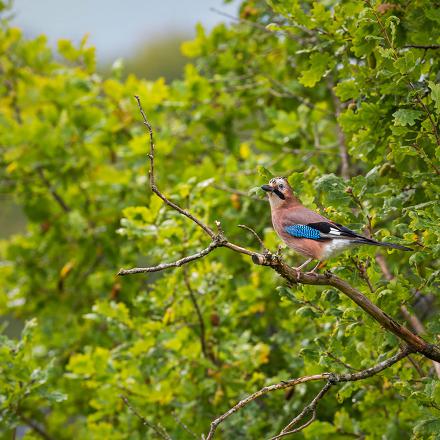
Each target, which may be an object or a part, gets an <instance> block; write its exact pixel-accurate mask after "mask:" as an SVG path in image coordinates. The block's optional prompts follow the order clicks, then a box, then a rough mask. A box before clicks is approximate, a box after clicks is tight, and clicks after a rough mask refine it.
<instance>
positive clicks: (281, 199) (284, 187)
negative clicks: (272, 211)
mask: <svg viewBox="0 0 440 440" xmlns="http://www.w3.org/2000/svg"><path fill="white" fill-rule="evenodd" d="M261 189H262V190H264V191H266V192H267V194H268V196H269V202H270V205H271V206H272V207H276V206H279V205H282V204H284V203H285V202H288V201H289V200H291V199H292V198H293V191H292V188H291V187H290V185H289V182H288V181H287V179H286V178H285V177H274V178H273V179H270V181H269V184H268V185H263V186H262V187H261Z"/></svg>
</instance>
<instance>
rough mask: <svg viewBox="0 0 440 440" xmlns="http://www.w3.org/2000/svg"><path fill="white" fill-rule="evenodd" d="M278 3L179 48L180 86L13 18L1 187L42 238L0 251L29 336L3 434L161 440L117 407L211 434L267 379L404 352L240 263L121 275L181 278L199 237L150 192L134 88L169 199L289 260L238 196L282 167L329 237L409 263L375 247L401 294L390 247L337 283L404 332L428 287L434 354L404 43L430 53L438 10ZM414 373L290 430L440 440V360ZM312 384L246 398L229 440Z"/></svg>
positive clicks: (293, 403)
mask: <svg viewBox="0 0 440 440" xmlns="http://www.w3.org/2000/svg"><path fill="white" fill-rule="evenodd" d="M3 3H4V2H0V5H2V4H3ZM269 3H270V5H269V6H268V5H267V4H266V3H265V2H263V1H259V0H247V1H244V2H243V3H242V5H241V8H240V17H241V18H242V20H243V21H242V22H240V23H237V24H235V25H231V26H225V25H219V26H217V27H216V28H215V29H214V30H213V31H212V32H211V33H210V34H209V35H208V34H206V33H205V31H204V30H203V28H202V27H201V26H199V27H198V29H197V37H196V38H195V39H194V40H193V41H191V42H187V43H185V44H184V45H183V52H184V54H185V55H186V56H188V57H191V58H192V59H193V60H192V63H191V64H188V65H187V66H186V68H185V74H184V77H183V79H181V80H178V81H175V82H173V83H171V84H169V85H167V84H166V83H165V82H164V81H163V80H162V79H160V80H157V81H154V82H150V81H146V80H140V79H137V78H136V77H135V76H133V75H129V76H128V78H126V79H124V80H122V79H121V75H122V72H121V69H120V68H119V66H118V65H115V66H114V69H113V71H112V76H111V77H110V78H108V79H102V78H101V77H100V76H99V75H97V74H96V71H95V54H94V49H93V48H92V47H89V46H88V45H87V42H86V40H84V41H83V42H82V43H81V44H80V45H79V46H78V47H75V46H73V45H72V44H71V43H70V42H69V41H60V42H59V46H58V54H57V55H56V56H55V54H53V53H52V51H51V50H50V49H49V48H48V46H47V42H46V39H45V37H44V36H40V37H38V38H36V39H33V40H27V39H26V38H24V37H23V35H22V33H21V32H20V30H19V29H15V28H11V27H10V26H9V25H8V23H7V21H6V20H3V22H2V27H1V31H0V69H1V74H2V79H3V81H2V82H1V83H0V139H1V143H0V161H1V167H0V179H1V182H2V186H4V189H5V190H6V191H7V192H9V193H10V194H11V195H12V196H13V197H14V199H15V201H16V202H17V203H18V204H19V205H20V206H21V207H22V208H23V210H24V212H25V214H26V216H27V221H28V224H27V231H26V233H25V234H22V235H16V236H14V237H12V238H11V239H10V240H8V241H3V242H2V243H1V245H0V252H1V258H2V260H1V264H0V277H1V283H0V310H1V313H2V314H3V315H10V316H13V317H15V318H18V319H22V320H26V321H27V325H26V327H25V329H24V331H23V335H22V337H21V339H20V340H19V341H15V340H10V339H8V338H6V337H2V343H1V347H0V420H1V423H0V432H1V433H2V434H3V435H4V436H7V435H10V432H11V430H13V429H14V428H15V427H17V426H23V425H26V426H32V425H33V426H34V428H33V429H29V430H28V431H26V434H25V438H26V439H35V438H38V436H41V435H42V434H41V432H43V433H44V434H45V435H47V436H48V437H47V438H54V439H55V438H56V439H71V438H75V437H76V438H82V439H103V438H105V439H125V438H127V439H128V438H129V439H140V438H151V437H152V436H154V435H155V434H154V432H153V431H152V430H151V429H150V428H149V427H148V426H143V425H142V422H141V421H140V420H139V418H137V417H136V416H135V415H134V414H133V413H132V412H130V411H129V410H128V409H127V408H126V407H125V406H124V405H123V402H122V400H121V399H120V395H121V394H123V395H126V396H127V397H128V398H129V399H130V401H131V402H132V404H133V405H134V406H135V407H136V408H137V409H138V411H139V412H140V413H141V414H143V415H145V416H146V417H147V418H148V420H149V421H150V422H151V423H154V424H160V425H161V426H163V427H164V428H165V429H166V430H167V431H168V432H169V434H170V435H171V437H173V438H179V439H185V438H191V436H190V434H188V433H187V432H186V431H185V429H184V428H183V427H182V426H181V424H180V423H179V422H177V421H176V419H175V417H176V418H178V420H181V421H182V422H183V423H185V425H187V426H188V427H190V429H191V430H192V431H194V432H195V433H197V435H200V434H201V433H202V432H205V433H206V432H207V430H208V427H209V423H210V421H211V420H212V419H214V418H215V417H216V416H217V415H219V414H221V413H222V412H224V411H226V410H227V409H228V408H229V407H230V406H231V405H233V404H234V403H235V402H236V401H238V400H239V399H240V398H242V397H243V396H245V395H246V394H247V393H251V392H253V391H255V390H256V389H258V388H260V387H262V386H264V385H267V384H271V383H274V382H277V381H280V380H284V379H288V378H292V377H297V376H302V375H306V374H311V373H317V372H321V371H329V370H330V371H334V372H341V371H346V368H347V367H345V366H344V365H343V363H345V364H349V365H350V366H351V367H352V368H356V369H362V368H366V367H369V366H371V365H373V364H374V363H376V362H377V361H378V360H382V359H384V358H386V357H388V356H390V355H391V354H392V353H394V352H395V350H396V347H397V345H398V341H396V339H395V338H394V337H393V336H391V335H390V334H388V333H387V332H385V331H384V330H383V329H381V328H380V327H379V326H378V325H377V324H376V323H375V322H373V321H372V320H371V319H369V318H368V317H367V316H366V315H365V314H364V313H363V312H362V311H361V310H360V309H358V308H357V307H355V306H354V304H353V303H351V302H350V301H349V300H348V299H347V298H345V297H343V296H341V295H340V294H339V293H338V292H336V291H335V290H333V289H329V288H318V287H315V286H298V287H297V288H294V289H291V288H288V287H287V286H285V285H284V283H283V281H282V280H280V279H279V278H278V277H277V276H276V274H275V273H274V272H273V271H271V270H270V269H268V268H262V267H258V266H254V265H253V264H252V262H251V261H250V259H249V258H246V257H244V256H241V255H237V254H233V253H231V252H228V250H226V249H219V250H217V251H215V252H214V253H212V254H210V255H209V256H208V257H207V258H204V259H203V260H199V261H197V262H194V263H192V264H191V265H189V266H187V267H186V268H185V270H184V269H183V268H180V269H177V270H171V271H168V272H166V273H159V274H151V275H149V276H132V277H125V278H122V279H118V278H117V277H116V276H115V274H116V272H117V270H118V269H119V268H120V267H130V266H134V265H138V264H151V265H152V264H155V263H158V262H162V261H172V260H173V259H176V258H180V257H181V256H182V255H186V254H189V253H192V252H194V251H196V250H199V249H201V248H203V247H205V246H206V242H207V241H206V237H205V236H204V235H203V234H202V232H201V231H200V230H199V229H197V228H195V227H194V225H193V224H191V223H189V222H188V221H187V220H186V219H185V218H182V216H180V215H179V214H177V213H176V212H174V211H172V210H169V209H167V208H166V207H164V206H163V204H162V203H161V202H160V201H159V200H158V198H157V197H155V196H152V195H151V192H150V191H148V185H147V178H146V171H147V163H146V151H147V148H148V140H147V136H146V133H145V130H144V127H143V125H142V123H141V120H140V116H139V113H138V109H137V107H136V103H135V100H134V99H133V95H134V94H137V95H139V96H140V98H141V100H142V103H143V105H144V107H145V110H146V113H147V115H148V117H149V119H150V121H151V123H152V125H153V127H154V128H155V130H156V141H157V178H158V184H159V185H160V187H161V189H162V190H163V191H164V192H165V193H166V194H168V195H169V196H170V197H171V198H172V199H173V200H176V201H177V202H179V203H180V204H182V205H183V206H188V207H190V208H191V210H192V211H193V212H194V213H196V214H197V215H198V216H200V217H201V218H203V219H204V220H205V221H206V222H209V223H210V224H213V222H214V220H215V219H221V221H222V225H223V228H224V230H225V232H226V234H227V236H228V238H230V239H231V240H233V241H235V242H237V243H240V244H242V245H244V246H248V247H250V248H252V247H255V248H256V247H257V245H258V244H257V243H256V242H255V240H254V239H253V237H252V236H251V235H250V234H247V233H246V232H245V231H243V230H241V229H239V228H237V227H236V226H237V225H238V224H241V223H244V224H247V225H249V226H251V227H253V228H255V229H256V230H257V231H258V232H259V233H260V234H261V235H262V236H264V239H265V242H266V244H267V245H268V246H270V247H271V248H272V249H274V248H275V247H276V246H277V244H278V243H279V241H278V239H277V238H276V237H275V234H274V232H273V231H272V228H271V227H270V215H269V209H268V206H267V203H266V202H265V201H264V199H263V195H262V194H260V193H259V192H258V191H256V192H255V191H254V192H253V194H256V195H257V196H258V197H261V201H260V200H258V199H257V200H255V199H254V198H249V197H246V196H243V195H242V193H243V192H245V193H246V192H247V191H250V190H251V189H252V188H255V187H257V186H259V185H261V184H262V183H265V182H266V177H265V176H266V175H267V174H268V173H272V174H281V175H288V176H289V180H290V182H291V183H292V185H293V187H294V188H295V190H296V191H297V193H298V194H299V196H300V198H301V199H302V201H303V202H304V203H305V204H306V205H307V206H309V207H311V208H314V209H318V210H321V211H322V212H323V213H325V214H326V215H328V216H330V217H332V218H333V219H334V220H335V221H338V222H341V223H344V224H347V226H351V227H354V228H358V229H360V230H361V229H363V228H367V227H370V228H371V231H372V232H373V234H374V237H375V238H377V239H380V240H390V241H395V242H399V243H402V244H405V245H409V246H411V247H413V248H414V249H415V252H413V253H412V255H410V257H408V254H407V253H402V252H397V251H394V250H390V251H383V252H385V258H386V260H387V262H388V265H389V267H390V270H391V271H392V273H393V274H395V276H396V278H395V279H394V280H393V281H390V282H387V281H385V280H384V277H383V275H382V273H381V271H380V269H379V267H378V265H377V263H376V261H375V254H376V252H377V249H376V248H373V249H370V248H368V247H363V248H359V249H357V250H356V251H355V252H354V253H352V254H350V255H344V256H341V257H340V258H338V259H337V260H334V261H330V262H329V263H328V268H331V269H332V270H333V271H335V272H336V273H338V274H339V275H340V276H342V277H344V278H345V279H347V280H348V281H349V282H350V283H352V284H353V285H354V286H356V287H357V288H358V289H360V290H361V291H362V292H364V293H365V294H367V295H369V296H370V297H371V298H372V300H373V301H374V302H376V303H377V304H378V305H379V306H380V307H382V308H383V309H384V310H385V311H386V312H387V313H389V314H391V315H393V316H396V317H398V316H399V308H400V305H401V304H406V305H407V307H408V308H410V309H411V308H412V305H413V304H414V299H415V298H416V297H420V296H422V297H423V296H426V295H428V294H432V295H433V296H434V298H435V301H437V302H435V303H434V304H431V306H430V308H431V311H433V312H434V313H431V314H429V315H428V316H427V318H426V319H425V322H424V324H425V325H426V327H427V331H428V334H427V335H426V338H427V339H429V340H430V341H432V342H434V341H435V340H436V335H437V334H439V333H440V324H439V321H438V295H439V289H438V286H439V273H440V272H439V271H440V266H439V256H440V245H439V237H440V226H439V222H438V217H439V213H440V207H439V203H438V194H439V191H440V178H439V159H440V148H439V138H438V128H437V125H438V119H439V108H440V83H439V77H438V72H439V71H440V69H439V67H440V57H439V53H440V50H435V49H434V50H433V49H426V50H424V49H418V48H412V47H408V46H410V45H438V44H439V43H440V39H439V37H438V35H439V34H438V31H437V30H438V26H439V22H440V17H439V14H438V6H439V4H438V2H435V1H434V2H432V1H429V0H418V1H413V2H407V1H403V0H400V1H397V0H395V1H394V2H393V3H380V2H378V3H374V2H373V3H372V4H371V5H370V4H369V3H368V2H367V3H366V2H364V1H361V0H347V1H336V0H334V1H332V0H328V1H325V2H312V1H309V0H304V1H299V0H279V1H273V2H269ZM249 22H250V23H249ZM340 128H342V130H343V131H340ZM343 143H345V145H346V148H347V150H348V154H349V156H350V167H349V173H350V179H348V180H345V179H343V178H342V177H341V160H340V153H341V151H340V146H341V145H343ZM266 169H267V170H268V171H266ZM231 189H232V190H234V189H235V190H239V191H240V193H234V192H232V193H231V192H230V190H231ZM324 207H325V208H324ZM353 256H354V258H355V259H357V260H358V261H360V262H362V263H363V264H364V265H365V266H366V268H367V269H366V273H367V275H368V277H369V279H370V280H371V283H372V284H373V285H374V286H375V288H376V290H375V291H374V292H370V291H369V289H368V287H367V285H366V283H365V281H364V280H363V279H362V278H361V276H360V275H359V273H358V272H357V271H356V270H355V267H354V264H353V261H352V259H351V257H353ZM286 258H287V259H288V260H289V261H291V262H292V264H293V263H296V262H297V261H296V258H297V257H293V256H289V255H288V254H286ZM185 276H186V277H187V279H185ZM189 287H190V289H189ZM190 290H192V292H193V298H195V299H196V302H197V303H198V305H199V307H200V309H201V313H202V316H203V320H204V325H205V337H206V350H205V352H203V351H202V345H201V340H200V338H201V334H200V322H199V321H198V317H197V313H196V311H195V308H194V301H193V300H192V298H191V294H190ZM415 359H416V362H417V363H418V364H419V366H420V369H421V373H422V375H421V376H420V374H419V372H418V371H417V370H416V369H414V368H413V367H412V365H411V364H410V363H409V361H407V360H405V361H402V362H400V363H399V364H396V365H394V366H393V367H391V368H389V369H388V370H386V371H384V372H383V373H381V374H380V375H378V376H375V377H373V378H370V379H368V380H366V381H360V382H354V383H349V384H346V385H344V386H343V387H340V388H339V389H338V390H335V391H334V392H331V393H329V394H328V395H327V396H326V398H325V400H324V401H323V402H322V403H321V405H320V408H319V411H318V419H319V420H318V421H317V422H316V423H314V424H313V425H311V426H310V427H309V428H307V429H306V430H305V431H304V432H302V433H301V434H299V435H298V437H299V438H307V439H349V438H365V439H384V438H386V439H399V440H401V439H404V438H414V439H435V438H438V425H439V400H440V394H439V393H440V385H439V382H438V380H435V379H434V378H433V376H432V369H431V367H432V364H431V363H430V362H428V361H427V360H426V359H423V358H421V357H420V356H415ZM318 386H319V385H318V384H316V385H314V384H310V385H307V386H298V387H297V388H296V389H295V391H294V393H293V396H292V397H291V398H290V399H288V398H287V396H284V395H283V394H282V393H277V394H272V395H269V396H267V397H265V398H263V399H261V400H260V401H258V402H257V403H253V404H251V405H249V407H247V408H246V409H243V410H241V411H240V412H238V413H236V414H234V415H233V416H232V417H231V418H230V419H228V421H227V422H225V423H224V424H223V425H222V427H221V429H220V432H219V433H218V438H223V439H232V438H266V437H268V436H269V435H271V434H274V433H276V432H277V431H278V430H279V429H280V428H281V427H282V426H283V425H285V424H286V423H287V422H288V421H289V420H290V419H291V418H292V417H293V415H294V414H295V413H296V412H298V409H300V408H302V407H303V406H304V405H305V404H306V403H307V402H309V401H310V399H311V397H312V396H313V395H314V393H316V390H317V387H318ZM173 415H174V416H173ZM39 431H40V434H39ZM8 433H9V434H8ZM6 438H7V437H6Z"/></svg>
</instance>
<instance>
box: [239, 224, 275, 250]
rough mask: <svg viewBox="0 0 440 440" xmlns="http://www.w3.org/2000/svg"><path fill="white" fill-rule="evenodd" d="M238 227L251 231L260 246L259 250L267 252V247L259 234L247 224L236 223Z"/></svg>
mask: <svg viewBox="0 0 440 440" xmlns="http://www.w3.org/2000/svg"><path fill="white" fill-rule="evenodd" d="M237 226H238V227H239V228H243V229H246V230H248V231H249V232H251V233H252V234H253V236H254V237H255V238H256V239H257V241H258V243H260V246H261V250H262V251H263V253H268V252H269V250H268V249H267V247H266V246H265V245H264V242H263V240H262V239H261V238H260V236H259V235H258V234H257V233H256V232H255V231H254V230H253V229H252V228H250V227H249V226H246V225H237Z"/></svg>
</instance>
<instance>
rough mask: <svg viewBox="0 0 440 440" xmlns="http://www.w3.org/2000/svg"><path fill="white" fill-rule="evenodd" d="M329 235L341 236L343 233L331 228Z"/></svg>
mask: <svg viewBox="0 0 440 440" xmlns="http://www.w3.org/2000/svg"><path fill="white" fill-rule="evenodd" d="M329 234H331V235H341V232H340V231H338V230H337V229H335V228H330V232H329Z"/></svg>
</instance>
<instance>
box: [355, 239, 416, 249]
mask: <svg viewBox="0 0 440 440" xmlns="http://www.w3.org/2000/svg"><path fill="white" fill-rule="evenodd" d="M356 243H360V244H371V245H373V246H383V247H389V248H392V249H399V250H401V251H412V249H411V248H409V247H406V246H402V245H400V244H394V243H384V242H382V241H376V240H372V239H371V238H362V239H360V240H356Z"/></svg>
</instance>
